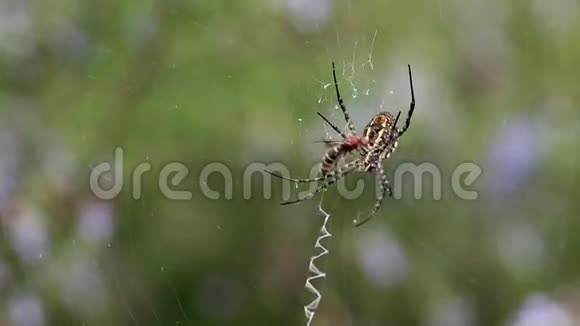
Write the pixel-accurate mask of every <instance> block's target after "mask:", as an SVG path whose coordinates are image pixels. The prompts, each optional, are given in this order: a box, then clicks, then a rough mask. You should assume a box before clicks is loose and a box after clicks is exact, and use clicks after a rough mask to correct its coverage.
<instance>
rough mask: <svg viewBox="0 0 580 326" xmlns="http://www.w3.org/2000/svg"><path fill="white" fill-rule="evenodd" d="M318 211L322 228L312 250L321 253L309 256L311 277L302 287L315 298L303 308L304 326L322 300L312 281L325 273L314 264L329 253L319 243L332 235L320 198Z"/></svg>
mask: <svg viewBox="0 0 580 326" xmlns="http://www.w3.org/2000/svg"><path fill="white" fill-rule="evenodd" d="M318 211H319V212H320V213H321V214H322V215H323V216H324V221H323V222H322V227H321V228H320V232H319V236H318V239H316V244H315V245H314V249H315V250H316V249H320V250H321V251H320V252H319V253H318V254H314V255H312V256H310V263H309V264H308V271H309V272H310V273H311V275H310V276H309V277H308V278H306V283H305V284H304V287H305V288H306V289H307V290H308V291H309V292H310V293H312V294H314V296H315V298H314V300H312V301H311V302H310V303H309V304H307V305H305V306H304V316H305V317H306V326H310V323H311V322H312V319H314V314H315V313H316V309H318V305H319V304H320V300H321V299H322V294H321V293H320V291H319V290H318V289H316V287H314V285H313V284H312V281H314V280H317V279H319V278H325V277H326V273H324V272H322V271H321V270H320V269H318V267H316V265H315V262H316V260H317V259H319V258H320V257H322V256H324V255H326V254H328V253H329V250H328V249H326V248H325V247H324V246H323V245H322V244H321V241H322V240H323V239H325V238H329V237H332V234H330V232H328V229H327V228H326V225H327V224H328V221H329V220H330V214H328V213H327V212H326V211H325V210H324V209H322V198H321V199H320V203H319V204H318Z"/></svg>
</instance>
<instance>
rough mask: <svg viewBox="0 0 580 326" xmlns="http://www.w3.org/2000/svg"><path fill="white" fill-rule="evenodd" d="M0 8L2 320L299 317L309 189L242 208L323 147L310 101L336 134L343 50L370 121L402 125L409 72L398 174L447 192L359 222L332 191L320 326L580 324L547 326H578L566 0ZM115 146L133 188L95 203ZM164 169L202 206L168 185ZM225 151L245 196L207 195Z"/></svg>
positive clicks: (347, 77)
mask: <svg viewBox="0 0 580 326" xmlns="http://www.w3.org/2000/svg"><path fill="white" fill-rule="evenodd" d="M296 8H298V9H300V8H302V9H300V10H298V9H296ZM321 8H322V9H321ZM317 13H320V18H319V19H318V20H316V21H315V23H313V24H312V26H310V27H309V25H308V24H309V23H308V20H307V21H306V22H305V21H302V20H300V19H302V18H303V17H302V16H304V17H306V18H308V17H312V15H314V16H315V15H316V14H317ZM0 16H1V17H3V18H2V19H1V22H0V85H1V86H0V87H1V88H0V137H2V138H0V157H1V159H0V181H1V182H0V183H2V184H0V217H1V218H2V224H1V230H2V235H1V236H2V237H1V238H0V249H1V254H0V324H7V325H11V324H14V325H42V324H45V325H127V324H135V325H177V324H179V325H224V324H225V325H300V324H303V323H304V322H303V320H304V316H303V308H302V306H303V305H304V304H306V303H308V302H309V301H310V300H311V299H312V296H311V295H310V294H309V293H307V292H306V290H305V289H304V288H303V284H304V280H305V278H306V277H307V275H308V274H307V264H308V259H309V256H310V255H312V254H313V253H314V249H313V245H314V241H315V239H316V236H317V235H316V234H317V232H318V229H319V227H320V223H321V219H320V218H319V216H317V213H316V204H317V203H318V199H316V200H312V201H309V202H304V203H302V204H299V205H295V206H284V207H280V206H279V205H278V199H279V198H280V195H281V193H280V188H277V185H279V182H275V187H274V191H273V195H272V198H271V199H263V198H261V197H262V196H261V188H262V187H261V184H258V183H257V182H256V183H255V184H254V185H253V188H252V190H254V196H253V197H252V198H251V199H249V200H247V199H244V198H243V196H242V190H243V188H244V185H243V184H242V181H243V173H244V168H245V167H246V166H248V164H250V163H251V162H278V161H280V162H284V163H286V164H288V166H289V167H291V168H292V169H291V171H292V174H293V175H296V176H302V175H306V173H307V171H308V169H309V167H310V166H311V164H314V163H316V161H317V160H318V158H319V157H321V155H322V152H323V148H322V147H321V146H314V145H311V144H310V143H311V142H312V141H315V140H320V139H322V138H323V137H325V133H324V129H323V127H322V123H321V121H318V120H317V119H318V118H317V117H316V115H315V112H316V111H322V112H325V113H326V114H328V115H329V116H331V117H332V119H333V120H334V121H341V120H340V118H341V117H340V115H338V114H337V113H336V111H335V110H333V106H334V105H335V99H334V94H333V89H332V87H324V85H325V84H327V83H330V82H331V69H330V62H331V61H336V62H337V65H338V67H339V69H338V70H339V75H340V78H339V79H340V80H339V82H340V84H341V87H342V91H343V93H344V94H345V95H344V97H345V99H346V103H347V106H348V107H349V109H350V110H351V112H352V113H353V117H354V119H355V121H356V122H357V125H358V128H359V129H361V128H362V126H361V124H364V123H365V122H366V121H368V119H369V118H370V116H371V115H372V114H373V113H376V112H377V111H378V110H379V105H380V104H381V103H382V102H384V107H385V109H388V110H391V111H394V110H403V114H405V112H406V110H407V107H408V101H409V97H408V84H407V75H406V70H405V69H406V64H407V63H410V64H411V65H412V66H413V68H414V78H415V81H416V85H415V87H416V96H417V109H416V111H415V112H416V113H415V116H414V120H413V123H412V126H411V129H409V132H408V133H407V134H406V135H405V138H404V139H403V140H402V141H401V144H400V146H399V150H398V151H397V153H395V155H393V157H392V159H391V160H389V162H386V166H387V168H390V167H394V166H396V164H398V163H401V162H416V163H420V162H432V163H434V164H436V165H437V166H438V167H439V168H440V169H441V170H442V172H443V183H444V193H443V198H442V199H441V200H433V199H431V198H429V190H426V192H427V196H426V197H427V198H424V199H420V200H415V199H413V196H412V190H411V188H409V187H408V186H409V185H408V184H406V185H405V191H404V196H403V198H401V199H398V200H390V199H387V200H386V201H385V203H384V204H383V207H382V209H381V210H380V214H379V215H378V216H377V217H376V218H375V219H374V220H373V221H372V222H371V223H368V224H367V225H365V226H364V227H363V228H360V229H355V228H353V227H352V224H351V221H352V219H353V218H354V217H356V216H357V214H364V213H365V212H367V210H368V209H370V208H371V207H372V204H373V199H372V198H371V197H372V196H371V193H370V191H366V192H365V195H364V196H363V198H359V199H357V200H345V199H341V198H339V197H338V196H337V195H336V192H335V191H334V190H331V191H329V192H327V194H326V195H325V200H324V206H325V208H326V210H327V211H328V212H330V213H331V214H332V222H331V225H330V231H331V232H332V233H333V237H332V238H329V239H326V240H325V244H326V246H327V247H328V248H329V249H330V255H328V256H327V257H325V258H324V259H323V260H321V261H320V262H319V264H320V265H319V267H321V268H322V269H323V270H324V271H325V272H327V274H328V277H327V278H326V279H325V280H324V281H322V282H318V283H316V284H317V285H318V288H319V289H320V290H321V291H322V293H323V300H322V302H321V306H320V307H319V310H318V311H317V315H316V317H315V319H314V323H313V324H314V325H506V324H514V325H520V326H521V325H544V324H532V323H528V324H526V321H525V317H522V313H523V311H526V309H527V307H528V306H529V305H530V300H532V301H533V300H535V299H534V298H536V299H537V297H541V298H543V299H542V300H547V301H548V302H554V303H555V304H556V303H557V307H560V308H558V309H561V310H562V312H561V313H564V312H563V311H565V312H566V315H565V316H566V318H572V319H570V320H573V321H571V322H570V324H565V323H560V324H557V323H556V322H553V323H552V322H548V323H546V324H545V325H573V324H578V323H580V310H579V308H578V307H580V295H579V294H580V293H579V292H578V291H579V290H580V287H579V285H578V281H579V276H580V259H579V258H580V257H579V253H580V240H579V239H578V238H576V237H575V235H576V234H578V233H579V232H580V221H576V217H577V212H578V211H579V210H580V206H579V205H580V204H579V203H578V200H577V199H576V198H577V197H578V195H579V194H580V186H579V185H578V183H577V182H576V181H577V180H578V177H579V174H578V171H579V170H578V162H579V160H578V158H579V156H580V154H579V152H578V151H577V150H576V149H577V144H578V135H579V132H580V110H578V107H579V105H580V92H578V90H579V89H580V83H579V79H578V71H580V60H578V58H580V43H579V42H578V39H580V19H579V18H580V6H579V5H578V4H576V3H575V2H573V1H565V0H559V1H555V2H554V4H549V5H548V4H546V3H544V1H541V0H537V1H532V2H526V1H512V2H502V1H492V2H489V1H488V2H484V1H480V2H477V1H471V2H465V3H464V2H462V1H458V0H452V1H446V0H440V1H434V2H427V3H424V2H420V1H405V2H395V1H378V2H364V3H360V2H355V1H350V0H348V1H345V0H337V1H332V0H317V1H311V2H308V3H306V1H298V0H268V1H256V0H254V1H245V2H232V1H206V2H201V1H185V0H170V1H166V0H163V1H161V0H159V1H156V0H149V1H135V0H127V1H110V0H109V1H71V0H56V1H50V2H41V1H26V2H19V1H17V0H8V1H5V2H3V3H0ZM296 17H298V18H296ZM300 17H302V18H300ZM309 28H311V29H309ZM375 32H376V37H375V38H373V37H374V36H375ZM353 59H354V60H353ZM369 59H370V61H369ZM370 63H372V69H371V64H370ZM351 69H352V72H353V74H352V75H351V74H350V70H351ZM351 77H352V78H351ZM367 90H368V96H366V95H365V91H367ZM390 90H392V91H390ZM354 97H356V98H354ZM117 146H120V147H122V148H123V149H124V151H125V161H124V181H125V184H124V188H123V191H122V192H121V194H120V195H119V196H118V197H117V198H116V199H115V200H113V201H101V200H99V199H97V198H96V197H95V196H94V195H93V194H92V193H91V192H90V190H89V174H90V171H91V169H92V168H94V167H95V166H96V165H97V164H99V163H100V162H102V161H104V160H108V161H111V160H112V155H113V151H114V149H115V148H116V147H117ZM175 161H178V162H182V163H183V164H185V165H186V166H187V167H188V168H189V169H190V174H189V175H188V176H187V178H186V180H185V181H184V182H183V183H182V184H181V185H180V186H178V187H177V188H179V189H182V190H191V191H192V192H193V199H192V200H188V201H172V200H169V199H167V198H165V197H164V196H163V195H162V193H161V192H160V190H159V185H158V181H157V179H156V178H155V177H154V176H156V175H158V174H159V172H160V170H161V169H162V167H163V165H164V164H165V163H169V162H175ZM465 161H470V162H475V163H477V164H478V165H480V166H482V168H483V174H482V176H481V178H480V179H479V181H478V182H477V183H476V185H475V188H476V189H477V190H478V191H479V192H480V197H479V198H478V199H477V200H475V201H464V200H460V199H459V198H458V197H457V196H455V195H454V194H453V193H452V192H451V188H450V183H451V181H450V180H451V173H452V171H453V168H454V167H455V166H457V165H458V164H459V163H461V162H465ZM143 162H148V163H150V164H151V166H152V170H151V171H150V172H147V173H146V174H145V175H144V177H143V182H144V184H143V189H142V197H141V198H140V199H138V200H135V199H133V197H132V190H133V188H132V186H131V182H132V179H131V178H132V176H131V171H132V170H133V168H135V167H136V166H138V165H139V164H140V163H143ZM212 162H221V163H224V164H226V165H227V166H228V167H229V168H230V169H231V170H232V173H233V180H234V191H233V199H231V200H225V199H223V198H222V199H220V200H211V199H207V198H205V197H204V196H203V194H202V192H201V190H200V185H199V182H198V176H199V173H200V171H201V170H202V169H203V167H204V166H205V165H206V164H208V163H212ZM390 176H391V177H392V169H391V172H390ZM362 178H363V179H364V180H366V181H371V179H372V178H370V177H368V176H362ZM356 179H357V177H356V176H354V177H352V178H349V180H348V183H349V185H352V184H354V181H355V180H356ZM253 180H254V181H259V180H260V179H259V178H258V177H255V178H254V179H253ZM210 186H211V187H212V188H213V189H219V188H220V187H223V180H220V178H219V177H215V178H214V177H212V178H211V179H210ZM427 189H428V188H427ZM259 197H260V198H259ZM575 212H576V213H575ZM87 214H88V215H87ZM90 214H95V215H96V216H101V215H103V216H104V217H102V218H103V219H104V221H105V222H103V220H100V222H99V221H96V222H94V221H93V220H92V217H90V216H92V215H90ZM83 216H84V217H83ZM87 216H88V217H87ZM107 216H109V218H111V223H112V224H111V225H110V227H109V229H110V234H109V233H107V230H109V229H108V228H107V224H106V221H107V220H106V218H107ZM98 218H100V217H98ZM83 221H85V222H86V221H89V222H87V223H88V225H86V224H83ZM90 221H92V222H90ZM102 223H104V226H102V225H101V224H102ZM99 227H101V228H103V229H99ZM95 228H96V229H97V231H95ZM99 230H100V231H99ZM99 232H100V233H99ZM39 248H40V249H39ZM35 250H40V251H39V252H38V255H37V257H36V258H30V257H28V256H26V255H27V254H28V253H30V252H33V253H35V252H36V251H35ZM393 252H395V253H397V254H398V255H400V256H401V257H402V258H400V261H395V262H398V264H400V266H399V267H398V268H400V269H401V270H400V271H398V272H396V273H395V274H397V273H399V274H397V275H399V276H398V277H399V278H395V279H394V280H392V281H389V280H390V279H389V275H390V274H389V271H391V272H392V270H391V269H390V268H392V265H389V264H393V263H394V261H393V260H391V258H392V255H389V253H393ZM26 257H28V258H26ZM385 264H386V265H385ZM375 270H376V271H375ZM377 271H378V272H377ZM373 273H375V274H376V273H378V276H376V275H375V274H373ZM373 275H374V276H373ZM377 277H378V279H379V281H377V280H376V278H377ZM382 277H385V278H386V279H387V283H381V282H383V281H384V279H383V278H382ZM381 280H383V281H381ZM377 282H378V283H377ZM546 298H549V299H546ZM533 302H535V301H533ZM533 302H532V303H533ZM558 311H560V310H558ZM23 312H24V313H23ZM26 318H28V319H26ZM34 318H37V319H34ZM522 318H523V319H522ZM453 320H455V324H453V323H452V321H453ZM517 320H520V321H519V324H517V323H518V321H517ZM522 320H524V321H522Z"/></svg>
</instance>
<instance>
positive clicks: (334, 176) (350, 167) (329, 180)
mask: <svg viewBox="0 0 580 326" xmlns="http://www.w3.org/2000/svg"><path fill="white" fill-rule="evenodd" d="M359 166H360V160H357V161H353V162H350V163H348V164H346V165H345V166H344V168H343V169H342V170H341V171H338V172H336V171H333V172H330V173H329V174H327V175H326V177H325V178H324V179H325V180H324V183H323V184H321V185H320V186H318V187H317V188H316V189H315V190H314V191H313V192H311V193H309V194H308V195H306V196H304V197H302V198H298V199H295V200H291V201H285V202H281V203H280V205H290V204H296V203H298V202H301V201H303V200H308V199H310V198H312V197H314V196H315V195H316V194H317V193H319V192H321V191H323V190H326V189H327V188H328V187H330V186H332V185H333V184H334V183H336V182H337V181H338V180H340V179H341V178H342V177H344V176H345V175H347V174H348V173H350V172H352V171H354V170H355V169H356V168H358V167H359Z"/></svg>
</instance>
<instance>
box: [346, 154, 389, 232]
mask: <svg viewBox="0 0 580 326" xmlns="http://www.w3.org/2000/svg"><path fill="white" fill-rule="evenodd" d="M377 171H378V175H379V176H380V177H381V192H380V193H379V198H377V201H376V203H375V206H374V207H373V209H372V210H371V212H370V214H369V215H368V216H367V218H365V219H364V220H362V221H359V222H357V223H356V224H355V225H354V226H355V227H359V226H361V225H363V224H365V223H367V222H368V221H370V220H371V219H372V218H373V217H374V215H375V214H376V212H377V211H378V210H379V208H380V207H381V204H382V203H383V199H385V194H387V195H388V196H389V197H393V191H392V189H391V184H390V183H389V180H388V179H387V175H386V174H385V170H384V168H383V166H382V165H381V164H379V166H378V167H377Z"/></svg>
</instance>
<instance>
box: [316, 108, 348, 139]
mask: <svg viewBox="0 0 580 326" xmlns="http://www.w3.org/2000/svg"><path fill="white" fill-rule="evenodd" d="M316 114H318V116H320V117H321V118H322V120H324V121H325V122H326V123H328V125H329V126H330V127H331V128H332V129H334V131H336V132H337V133H338V134H339V135H340V136H341V137H342V138H343V139H346V135H345V134H344V132H342V130H340V128H338V127H337V126H336V125H334V123H332V122H330V120H328V119H326V117H325V116H323V115H322V113H320V112H316Z"/></svg>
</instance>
